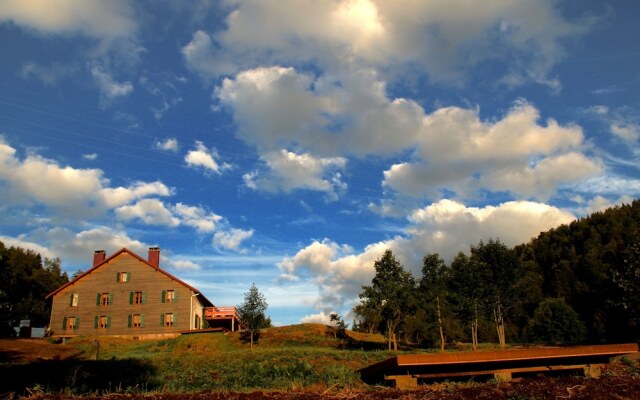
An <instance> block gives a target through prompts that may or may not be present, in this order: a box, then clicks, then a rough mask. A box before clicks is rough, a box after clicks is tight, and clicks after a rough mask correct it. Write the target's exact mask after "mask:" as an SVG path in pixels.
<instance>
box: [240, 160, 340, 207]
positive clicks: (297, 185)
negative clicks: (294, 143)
mask: <svg viewBox="0 0 640 400" xmlns="http://www.w3.org/2000/svg"><path fill="white" fill-rule="evenodd" d="M261 159H262V161H264V163H265V164H266V166H267V168H268V171H267V172H265V173H260V172H258V171H255V172H253V173H249V174H245V175H244V177H243V178H244V181H245V184H246V185H247V186H248V187H250V188H252V189H255V190H264V191H267V192H276V191H279V190H280V191H283V192H285V193H288V192H291V191H292V190H296V189H309V190H316V191H321V192H327V193H328V194H329V195H330V196H331V197H332V198H334V197H335V196H336V195H337V193H339V192H342V191H344V190H346V184H345V183H343V182H342V181H341V176H340V174H339V173H338V172H335V170H336V169H343V168H344V167H345V166H346V163H347V160H346V159H345V158H342V157H334V158H317V157H313V156H312V155H311V154H307V153H305V154H296V153H293V152H290V151H286V150H280V151H277V152H276V151H274V152H269V153H267V154H265V155H263V156H262V157H261ZM328 174H330V175H331V177H327V175H328Z"/></svg>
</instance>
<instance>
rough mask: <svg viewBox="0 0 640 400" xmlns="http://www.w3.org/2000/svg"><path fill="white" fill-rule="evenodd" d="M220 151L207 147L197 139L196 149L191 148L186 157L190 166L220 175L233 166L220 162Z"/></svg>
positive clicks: (185, 159)
mask: <svg viewBox="0 0 640 400" xmlns="http://www.w3.org/2000/svg"><path fill="white" fill-rule="evenodd" d="M218 158H219V156H218V153H217V151H216V150H215V149H207V147H206V146H205V145H204V143H202V142H200V141H196V148H195V150H190V151H189V152H188V153H187V155H186V156H185V158H184V161H185V162H186V163H187V165H188V166H190V167H193V168H198V167H201V168H203V169H204V170H205V171H211V172H215V173H216V174H218V175H220V174H221V173H222V171H224V170H228V169H230V168H231V165H229V164H227V163H223V164H222V165H220V164H218V161H217V159H218Z"/></svg>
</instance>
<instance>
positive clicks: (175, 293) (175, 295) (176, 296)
mask: <svg viewBox="0 0 640 400" xmlns="http://www.w3.org/2000/svg"><path fill="white" fill-rule="evenodd" d="M173 302H174V303H177V302H178V291H177V290H174V291H173Z"/></svg>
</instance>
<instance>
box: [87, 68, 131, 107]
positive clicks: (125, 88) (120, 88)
mask: <svg viewBox="0 0 640 400" xmlns="http://www.w3.org/2000/svg"><path fill="white" fill-rule="evenodd" d="M91 76H93V79H94V80H95V81H96V83H97V84H98V87H99V88H100V96H101V99H102V102H103V105H104V104H106V103H107V102H109V101H111V100H113V99H115V98H118V97H123V96H128V95H129V94H131V92H132V91H133V84H132V83H131V82H122V83H119V82H116V81H115V80H114V79H113V77H112V76H111V75H110V74H109V73H107V72H106V71H105V70H104V68H103V67H101V66H99V65H94V66H92V67H91Z"/></svg>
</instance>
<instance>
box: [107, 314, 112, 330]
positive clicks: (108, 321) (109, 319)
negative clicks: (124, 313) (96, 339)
mask: <svg viewBox="0 0 640 400" xmlns="http://www.w3.org/2000/svg"><path fill="white" fill-rule="evenodd" d="M107 328H111V315H107Z"/></svg>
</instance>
